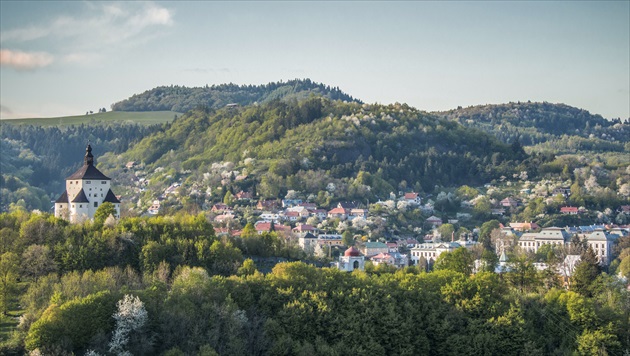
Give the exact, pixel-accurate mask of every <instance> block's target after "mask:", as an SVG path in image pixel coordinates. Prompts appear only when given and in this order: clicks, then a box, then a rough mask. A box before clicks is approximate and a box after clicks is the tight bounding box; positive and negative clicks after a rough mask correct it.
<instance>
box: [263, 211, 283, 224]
mask: <svg viewBox="0 0 630 356" xmlns="http://www.w3.org/2000/svg"><path fill="white" fill-rule="evenodd" d="M259 218H260V219H262V220H263V221H266V222H270V221H273V222H274V223H278V222H280V219H281V216H280V214H278V213H270V212H264V213H262V214H260V216H259Z"/></svg>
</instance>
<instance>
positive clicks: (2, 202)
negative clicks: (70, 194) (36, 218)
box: [0, 123, 160, 211]
mask: <svg viewBox="0 0 630 356" xmlns="http://www.w3.org/2000/svg"><path fill="white" fill-rule="evenodd" d="M159 129H160V126H155V125H154V126H144V125H135V124H133V125H132V124H111V123H110V124H94V125H78V126H77V125H72V126H65V127H54V126H53V127H41V126H33V125H11V124H2V130H0V150H1V152H2V159H1V160H0V172H1V173H2V174H1V175H0V210H6V209H7V208H8V207H9V205H10V204H11V203H18V202H19V205H20V206H23V207H24V208H27V209H29V210H31V209H41V210H44V211H47V210H48V209H49V208H50V206H51V204H50V200H51V199H56V198H57V196H56V195H57V194H61V192H62V191H63V188H64V186H65V182H64V179H65V178H66V177H67V176H69V175H70V174H71V173H72V172H73V171H75V170H76V169H77V168H78V167H79V166H80V164H81V162H82V160H83V155H84V152H85V146H86V144H87V143H88V142H91V143H92V145H94V146H95V147H98V151H99V152H102V153H104V152H112V153H121V152H125V151H126V150H127V149H129V147H131V146H132V145H133V143H135V142H136V141H138V140H140V139H141V138H143V137H145V136H147V135H149V134H150V133H152V132H155V131H156V130H159Z"/></svg>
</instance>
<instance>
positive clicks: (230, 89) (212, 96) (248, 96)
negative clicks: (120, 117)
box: [112, 79, 362, 112]
mask: <svg viewBox="0 0 630 356" xmlns="http://www.w3.org/2000/svg"><path fill="white" fill-rule="evenodd" d="M311 95H316V96H322V97H325V98H328V99H331V100H341V101H347V102H357V103H362V102H361V101H360V100H357V99H355V98H353V97H352V96H350V95H348V94H346V93H344V92H342V91H341V90H340V89H339V88H337V87H330V86H328V85H324V84H321V83H315V82H313V81H311V80H310V79H294V80H290V81H288V82H282V81H280V82H272V83H268V84H263V85H236V84H232V83H230V84H221V85H212V86H208V85H206V86H205V87H193V88H189V87H185V86H178V85H171V86H160V87H157V88H154V89H150V90H147V91H145V92H144V93H142V94H135V95H133V96H131V97H130V98H128V99H125V100H122V101H119V102H117V103H114V104H112V110H114V111H176V112H186V111H189V110H191V109H194V108H197V107H200V106H202V107H208V108H210V109H219V108H222V107H225V106H226V105H229V104H238V105H241V106H245V105H251V104H253V103H256V102H257V103H265V102H269V101H271V100H274V99H282V100H288V99H305V98H308V97H309V96H311Z"/></svg>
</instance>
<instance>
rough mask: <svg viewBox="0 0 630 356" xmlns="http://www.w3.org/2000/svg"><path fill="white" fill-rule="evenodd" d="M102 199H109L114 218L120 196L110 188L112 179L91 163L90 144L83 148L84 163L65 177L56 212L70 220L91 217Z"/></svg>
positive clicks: (118, 211)
mask: <svg viewBox="0 0 630 356" xmlns="http://www.w3.org/2000/svg"><path fill="white" fill-rule="evenodd" d="M104 202H109V203H112V204H113V205H114V207H115V209H116V216H115V217H116V218H119V217H120V200H118V198H116V196H115V195H114V192H112V190H111V179H110V178H108V177H107V176H105V175H104V174H103V173H101V171H99V170H98V169H96V167H95V166H94V156H93V155H92V147H91V146H90V144H89V143H88V145H87V147H86V148H85V157H84V159H83V166H82V167H81V168H79V170H77V171H76V172H74V173H73V174H72V175H71V176H69V177H68V178H66V190H65V191H64V192H63V194H61V196H60V197H59V199H57V200H56V201H55V216H56V217H59V218H63V219H66V220H69V221H70V222H73V223H76V222H82V221H85V220H87V219H92V218H94V213H95V212H96V209H98V207H99V206H100V205H101V204H103V203H104Z"/></svg>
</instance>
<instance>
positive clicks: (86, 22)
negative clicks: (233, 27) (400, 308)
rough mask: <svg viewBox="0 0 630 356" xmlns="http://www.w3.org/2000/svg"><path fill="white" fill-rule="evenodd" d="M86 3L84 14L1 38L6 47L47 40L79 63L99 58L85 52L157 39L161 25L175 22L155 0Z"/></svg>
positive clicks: (169, 24)
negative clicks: (144, 1) (152, 1)
mask: <svg viewBox="0 0 630 356" xmlns="http://www.w3.org/2000/svg"><path fill="white" fill-rule="evenodd" d="M83 4H84V6H86V8H85V9H84V11H83V13H82V14H80V15H74V16H68V15H63V16H59V17H57V18H55V19H53V20H51V21H50V22H48V23H45V24H42V25H40V26H30V27H24V28H14V29H9V30H7V31H3V32H2V33H1V34H0V41H1V42H2V44H3V47H5V46H6V45H7V44H9V45H11V46H14V47H18V46H17V45H19V44H21V43H25V42H32V41H36V40H45V43H46V45H47V46H50V48H51V50H52V48H55V50H56V51H57V52H58V53H56V54H58V55H59V57H64V58H65V59H66V60H69V61H72V62H76V61H77V60H78V59H79V58H81V57H83V59H85V60H94V59H95V58H98V57H99V56H93V55H91V56H90V55H84V54H85V53H89V52H100V51H102V50H103V49H104V48H108V49H110V50H112V51H116V50H117V49H119V48H120V47H132V46H136V45H138V44H140V43H143V42H145V41H147V40H149V39H151V38H154V37H155V36H156V34H158V33H159V32H158V30H159V28H163V27H167V26H171V25H173V12H172V10H169V9H167V8H165V7H162V6H160V5H159V4H154V3H151V2H148V3H140V2H121V3H83Z"/></svg>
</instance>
